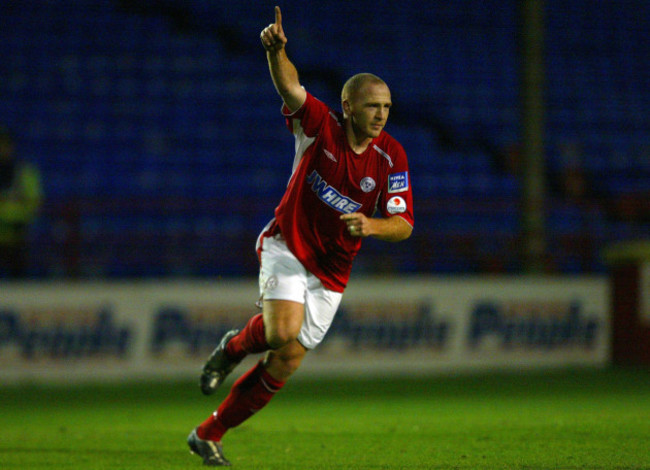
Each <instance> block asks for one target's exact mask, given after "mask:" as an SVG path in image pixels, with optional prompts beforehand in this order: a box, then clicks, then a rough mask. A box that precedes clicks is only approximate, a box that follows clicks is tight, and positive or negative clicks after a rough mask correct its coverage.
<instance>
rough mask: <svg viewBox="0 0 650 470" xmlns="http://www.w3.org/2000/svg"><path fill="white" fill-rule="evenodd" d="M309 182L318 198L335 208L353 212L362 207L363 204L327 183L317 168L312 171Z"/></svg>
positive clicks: (348, 212)
mask: <svg viewBox="0 0 650 470" xmlns="http://www.w3.org/2000/svg"><path fill="white" fill-rule="evenodd" d="M307 183H309V184H310V185H311V190H312V191H314V193H315V194H316V196H318V199H320V200H321V201H323V202H324V203H325V204H327V205H328V206H330V207H331V208H332V209H334V210H337V211H339V212H342V213H344V214H351V213H353V212H356V211H358V210H359V209H360V208H361V204H359V203H358V202H356V201H354V200H352V199H350V198H349V197H346V196H344V195H342V194H341V193H340V192H338V191H337V190H336V188H333V187H331V186H330V185H329V184H327V181H325V180H324V179H323V178H322V177H321V176H320V175H319V174H318V172H317V171H316V170H314V171H312V172H311V174H310V175H309V176H308V177H307Z"/></svg>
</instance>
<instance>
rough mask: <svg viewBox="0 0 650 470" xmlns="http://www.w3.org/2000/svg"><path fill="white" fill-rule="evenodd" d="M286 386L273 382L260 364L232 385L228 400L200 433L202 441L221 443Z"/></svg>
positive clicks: (203, 425) (213, 414)
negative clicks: (227, 434) (230, 432)
mask: <svg viewBox="0 0 650 470" xmlns="http://www.w3.org/2000/svg"><path fill="white" fill-rule="evenodd" d="M283 385H284V382H280V381H279V380H276V379H274V378H273V377H271V375H270V374H269V373H268V372H267V371H266V369H264V367H263V366H262V363H261V362H259V363H257V365H256V366H255V367H253V368H252V369H251V370H249V371H248V372H246V373H245V374H244V375H242V376H241V377H240V378H239V379H237V381H236V382H235V383H234V384H233V386H232V388H231V389H230V393H229V394H228V396H227V397H226V399H225V400H224V401H223V403H221V405H219V408H218V409H217V411H215V412H214V413H212V415H210V417H209V418H208V419H206V420H205V421H204V422H203V423H202V424H201V425H200V426H199V427H198V429H197V431H196V433H197V435H198V436H199V438H201V439H208V440H210V441H221V438H222V437H223V435H224V434H225V433H226V431H227V430H228V429H230V428H234V427H235V426H239V425H240V424H241V423H243V422H244V421H246V420H247V419H248V418H250V417H251V416H253V414H255V413H256V412H258V411H259V410H261V409H262V408H263V407H264V406H265V405H266V404H267V403H268V402H269V401H271V398H273V396H274V395H275V393H276V392H277V391H279V390H280V389H281V388H282V386H283Z"/></svg>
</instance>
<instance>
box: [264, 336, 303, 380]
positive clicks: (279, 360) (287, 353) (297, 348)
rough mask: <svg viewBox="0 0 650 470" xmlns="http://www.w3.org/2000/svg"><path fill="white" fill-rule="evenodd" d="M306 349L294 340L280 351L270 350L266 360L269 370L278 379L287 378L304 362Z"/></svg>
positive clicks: (265, 363)
mask: <svg viewBox="0 0 650 470" xmlns="http://www.w3.org/2000/svg"><path fill="white" fill-rule="evenodd" d="M306 352H307V351H306V350H305V349H304V348H303V347H302V346H301V345H299V344H298V343H297V342H294V343H293V344H291V345H288V346H287V347H284V348H282V349H280V350H279V351H269V352H268V353H267V356H266V358H265V361H264V365H265V367H266V369H267V370H268V372H269V373H270V374H271V375H272V376H273V377H275V378H276V379H278V380H287V379H288V378H289V377H290V376H291V375H292V374H293V373H294V372H295V371H296V370H298V368H299V367H300V364H301V363H302V360H303V358H304V357H305V354H306Z"/></svg>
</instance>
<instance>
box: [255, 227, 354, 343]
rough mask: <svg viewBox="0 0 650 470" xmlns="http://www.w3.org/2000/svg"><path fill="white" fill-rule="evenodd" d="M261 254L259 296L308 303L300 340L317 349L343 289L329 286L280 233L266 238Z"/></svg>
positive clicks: (332, 318)
mask: <svg viewBox="0 0 650 470" xmlns="http://www.w3.org/2000/svg"><path fill="white" fill-rule="evenodd" d="M261 241H262V252H261V254H260V262H261V267H260V276H259V284H260V296H262V298H263V299H264V300H291V301H294V302H298V303H301V304H303V305H304V306H305V319H304V321H303V322H302V328H301V329H300V334H299V335H298V341H300V344H302V345H303V346H304V347H305V348H307V349H314V348H315V347H316V346H318V345H319V344H320V342H321V341H323V338H324V337H325V334H326V333H327V330H329V327H330V326H331V325H332V321H333V320H334V315H335V314H336V311H337V310H338V308H339V304H340V303H341V297H342V296H343V294H342V293H340V292H335V291H332V290H329V289H326V288H325V287H324V286H323V284H322V283H321V281H320V279H318V278H317V277H316V276H314V275H313V274H312V273H310V272H309V271H307V270H306V269H305V267H304V266H303V265H302V263H301V262H300V261H298V259H297V258H296V257H295V256H294V255H293V253H291V251H290V250H289V248H288V247H287V244H286V243H285V241H284V238H283V237H282V235H281V234H278V235H274V236H272V237H266V238H264V239H263V240H261Z"/></svg>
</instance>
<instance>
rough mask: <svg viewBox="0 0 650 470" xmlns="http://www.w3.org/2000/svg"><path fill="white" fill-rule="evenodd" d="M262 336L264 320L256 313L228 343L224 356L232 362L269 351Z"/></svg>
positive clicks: (264, 337)
mask: <svg viewBox="0 0 650 470" xmlns="http://www.w3.org/2000/svg"><path fill="white" fill-rule="evenodd" d="M269 349H270V347H269V345H268V343H267V342H266V335H265V334H264V319H263V318H262V314H261V313H258V314H257V315H255V316H254V317H253V318H251V319H250V320H248V323H247V324H246V326H245V327H244V329H243V330H241V331H240V332H239V334H238V335H237V336H235V337H234V338H232V339H231V340H230V341H228V344H227V345H226V355H227V356H228V357H229V358H230V359H232V360H233V361H241V360H242V359H243V358H245V357H246V356H247V355H248V354H255V353H261V352H264V351H267V350H269Z"/></svg>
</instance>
